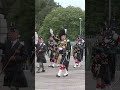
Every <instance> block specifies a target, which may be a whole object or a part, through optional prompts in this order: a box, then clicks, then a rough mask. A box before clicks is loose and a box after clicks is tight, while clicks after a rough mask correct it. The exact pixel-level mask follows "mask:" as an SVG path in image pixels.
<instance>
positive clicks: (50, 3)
mask: <svg viewBox="0 0 120 90" xmlns="http://www.w3.org/2000/svg"><path fill="white" fill-rule="evenodd" d="M54 7H59V6H58V5H56V3H55V2H54V0H35V26H36V31H38V30H39V28H40V27H41V26H42V24H43V21H44V19H45V17H46V15H47V14H49V13H50V12H51V11H52V9H53V8H54Z"/></svg>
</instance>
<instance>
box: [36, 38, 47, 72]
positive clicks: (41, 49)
mask: <svg viewBox="0 0 120 90" xmlns="http://www.w3.org/2000/svg"><path fill="white" fill-rule="evenodd" d="M45 53H46V45H45V43H44V41H43V38H42V37H39V38H38V43H37V45H36V56H37V62H38V63H39V67H38V70H37V73H40V69H41V68H42V71H41V72H45V69H44V65H43V63H46V58H45Z"/></svg>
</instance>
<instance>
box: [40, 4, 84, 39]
mask: <svg viewBox="0 0 120 90" xmlns="http://www.w3.org/2000/svg"><path fill="white" fill-rule="evenodd" d="M80 17H81V18H82V20H83V21H82V32H84V30H85V28H84V27H85V26H84V24H85V12H84V11H82V10H81V9H80V8H75V7H72V6H69V7H67V8H62V7H59V8H55V9H53V10H52V11H51V12H50V13H49V14H48V15H47V16H46V17H45V20H44V22H43V26H42V27H41V28H40V29H39V35H42V36H43V37H44V38H45V40H47V39H48V38H49V35H50V34H49V30H50V28H52V29H53V31H54V33H55V34H58V32H59V30H60V29H61V28H66V29H67V30H68V33H67V34H68V37H69V38H70V39H71V40H74V39H75V38H76V36H77V35H78V34H79V30H80V21H79V18H80Z"/></svg>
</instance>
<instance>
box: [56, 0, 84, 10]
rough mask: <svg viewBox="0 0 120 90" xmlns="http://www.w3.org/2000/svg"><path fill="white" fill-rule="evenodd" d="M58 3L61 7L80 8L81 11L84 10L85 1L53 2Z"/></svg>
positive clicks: (66, 0) (59, 0)
mask: <svg viewBox="0 0 120 90" xmlns="http://www.w3.org/2000/svg"><path fill="white" fill-rule="evenodd" d="M54 1H55V2H58V3H59V4H60V5H61V6H62V7H67V6H70V5H71V6H74V7H80V8H81V9H82V10H85V0H54Z"/></svg>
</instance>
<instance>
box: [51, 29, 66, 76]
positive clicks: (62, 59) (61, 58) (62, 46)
mask: <svg viewBox="0 0 120 90" xmlns="http://www.w3.org/2000/svg"><path fill="white" fill-rule="evenodd" d="M65 35H66V33H65V30H63V29H62V30H60V33H59V37H60V39H58V38H56V37H55V36H53V38H54V40H55V41H56V42H57V43H58V50H57V51H58V52H59V55H58V59H57V64H60V67H59V72H58V74H57V75H56V76H57V77H60V76H61V74H62V71H63V70H65V74H64V76H68V72H67V69H66V67H65V66H66V65H67V64H68V60H67V54H66V51H67V39H66V38H64V40H62V39H61V38H62V37H63V36H65Z"/></svg>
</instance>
